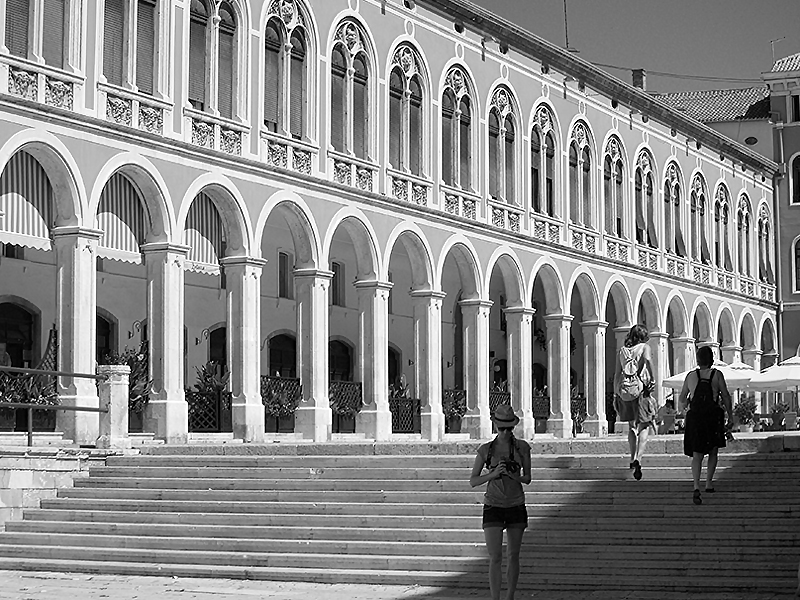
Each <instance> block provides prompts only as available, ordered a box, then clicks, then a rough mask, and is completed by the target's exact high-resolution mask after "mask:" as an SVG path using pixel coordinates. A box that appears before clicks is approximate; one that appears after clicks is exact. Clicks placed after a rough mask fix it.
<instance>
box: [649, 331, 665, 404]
mask: <svg viewBox="0 0 800 600" xmlns="http://www.w3.org/2000/svg"><path fill="white" fill-rule="evenodd" d="M668 341H669V334H668V333H663V332H661V331H654V332H652V333H651V334H650V340H649V345H650V351H651V353H652V357H651V362H652V364H653V371H654V372H653V398H655V399H656V403H657V404H658V406H661V405H662V404H664V402H663V398H664V388H663V387H662V386H661V382H662V381H664V374H665V373H666V372H667V361H668V360H669V352H668V351H667V343H668Z"/></svg>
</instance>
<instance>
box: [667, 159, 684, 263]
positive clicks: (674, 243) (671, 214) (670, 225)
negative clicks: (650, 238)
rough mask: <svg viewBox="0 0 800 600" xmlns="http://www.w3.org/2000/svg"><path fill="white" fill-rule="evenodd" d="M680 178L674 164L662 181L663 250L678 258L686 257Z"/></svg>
mask: <svg viewBox="0 0 800 600" xmlns="http://www.w3.org/2000/svg"><path fill="white" fill-rule="evenodd" d="M682 198H683V196H682V194H681V176H680V171H679V170H678V167H677V165H676V164H675V163H670V165H669V166H668V167H667V176H666V179H665V181H664V249H665V250H666V251H667V252H669V253H671V254H677V255H678V256H686V244H685V242H684V239H683V225H682V219H681V202H682Z"/></svg>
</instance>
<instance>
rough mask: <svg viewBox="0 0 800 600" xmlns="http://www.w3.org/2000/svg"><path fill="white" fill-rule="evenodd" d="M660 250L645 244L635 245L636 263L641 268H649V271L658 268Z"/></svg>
mask: <svg viewBox="0 0 800 600" xmlns="http://www.w3.org/2000/svg"><path fill="white" fill-rule="evenodd" d="M659 256H660V252H659V251H658V250H654V249H652V248H648V247H647V246H641V245H638V244H637V245H636V264H637V265H639V266H640V267H642V268H643V269H650V270H651V271H658V270H660V269H659V268H658V267H659V260H658V259H659Z"/></svg>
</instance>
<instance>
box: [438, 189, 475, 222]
mask: <svg viewBox="0 0 800 600" xmlns="http://www.w3.org/2000/svg"><path fill="white" fill-rule="evenodd" d="M480 202H481V198H480V196H478V195H477V194H474V193H473V192H466V191H464V190H461V189H458V188H454V187H451V186H449V185H445V184H439V205H440V206H441V207H442V210H444V212H446V213H449V214H451V215H458V216H460V217H464V218H465V219H472V220H473V221H476V220H477V219H478V214H479V212H480V208H479V207H480Z"/></svg>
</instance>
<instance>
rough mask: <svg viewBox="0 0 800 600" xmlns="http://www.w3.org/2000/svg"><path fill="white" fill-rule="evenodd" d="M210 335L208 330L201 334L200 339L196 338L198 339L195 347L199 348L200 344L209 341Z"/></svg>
mask: <svg viewBox="0 0 800 600" xmlns="http://www.w3.org/2000/svg"><path fill="white" fill-rule="evenodd" d="M208 334H209V331H208V329H203V331H202V332H201V333H200V337H196V338H194V345H195V346H199V345H200V343H201V342H202V341H203V340H207V339H208Z"/></svg>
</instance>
